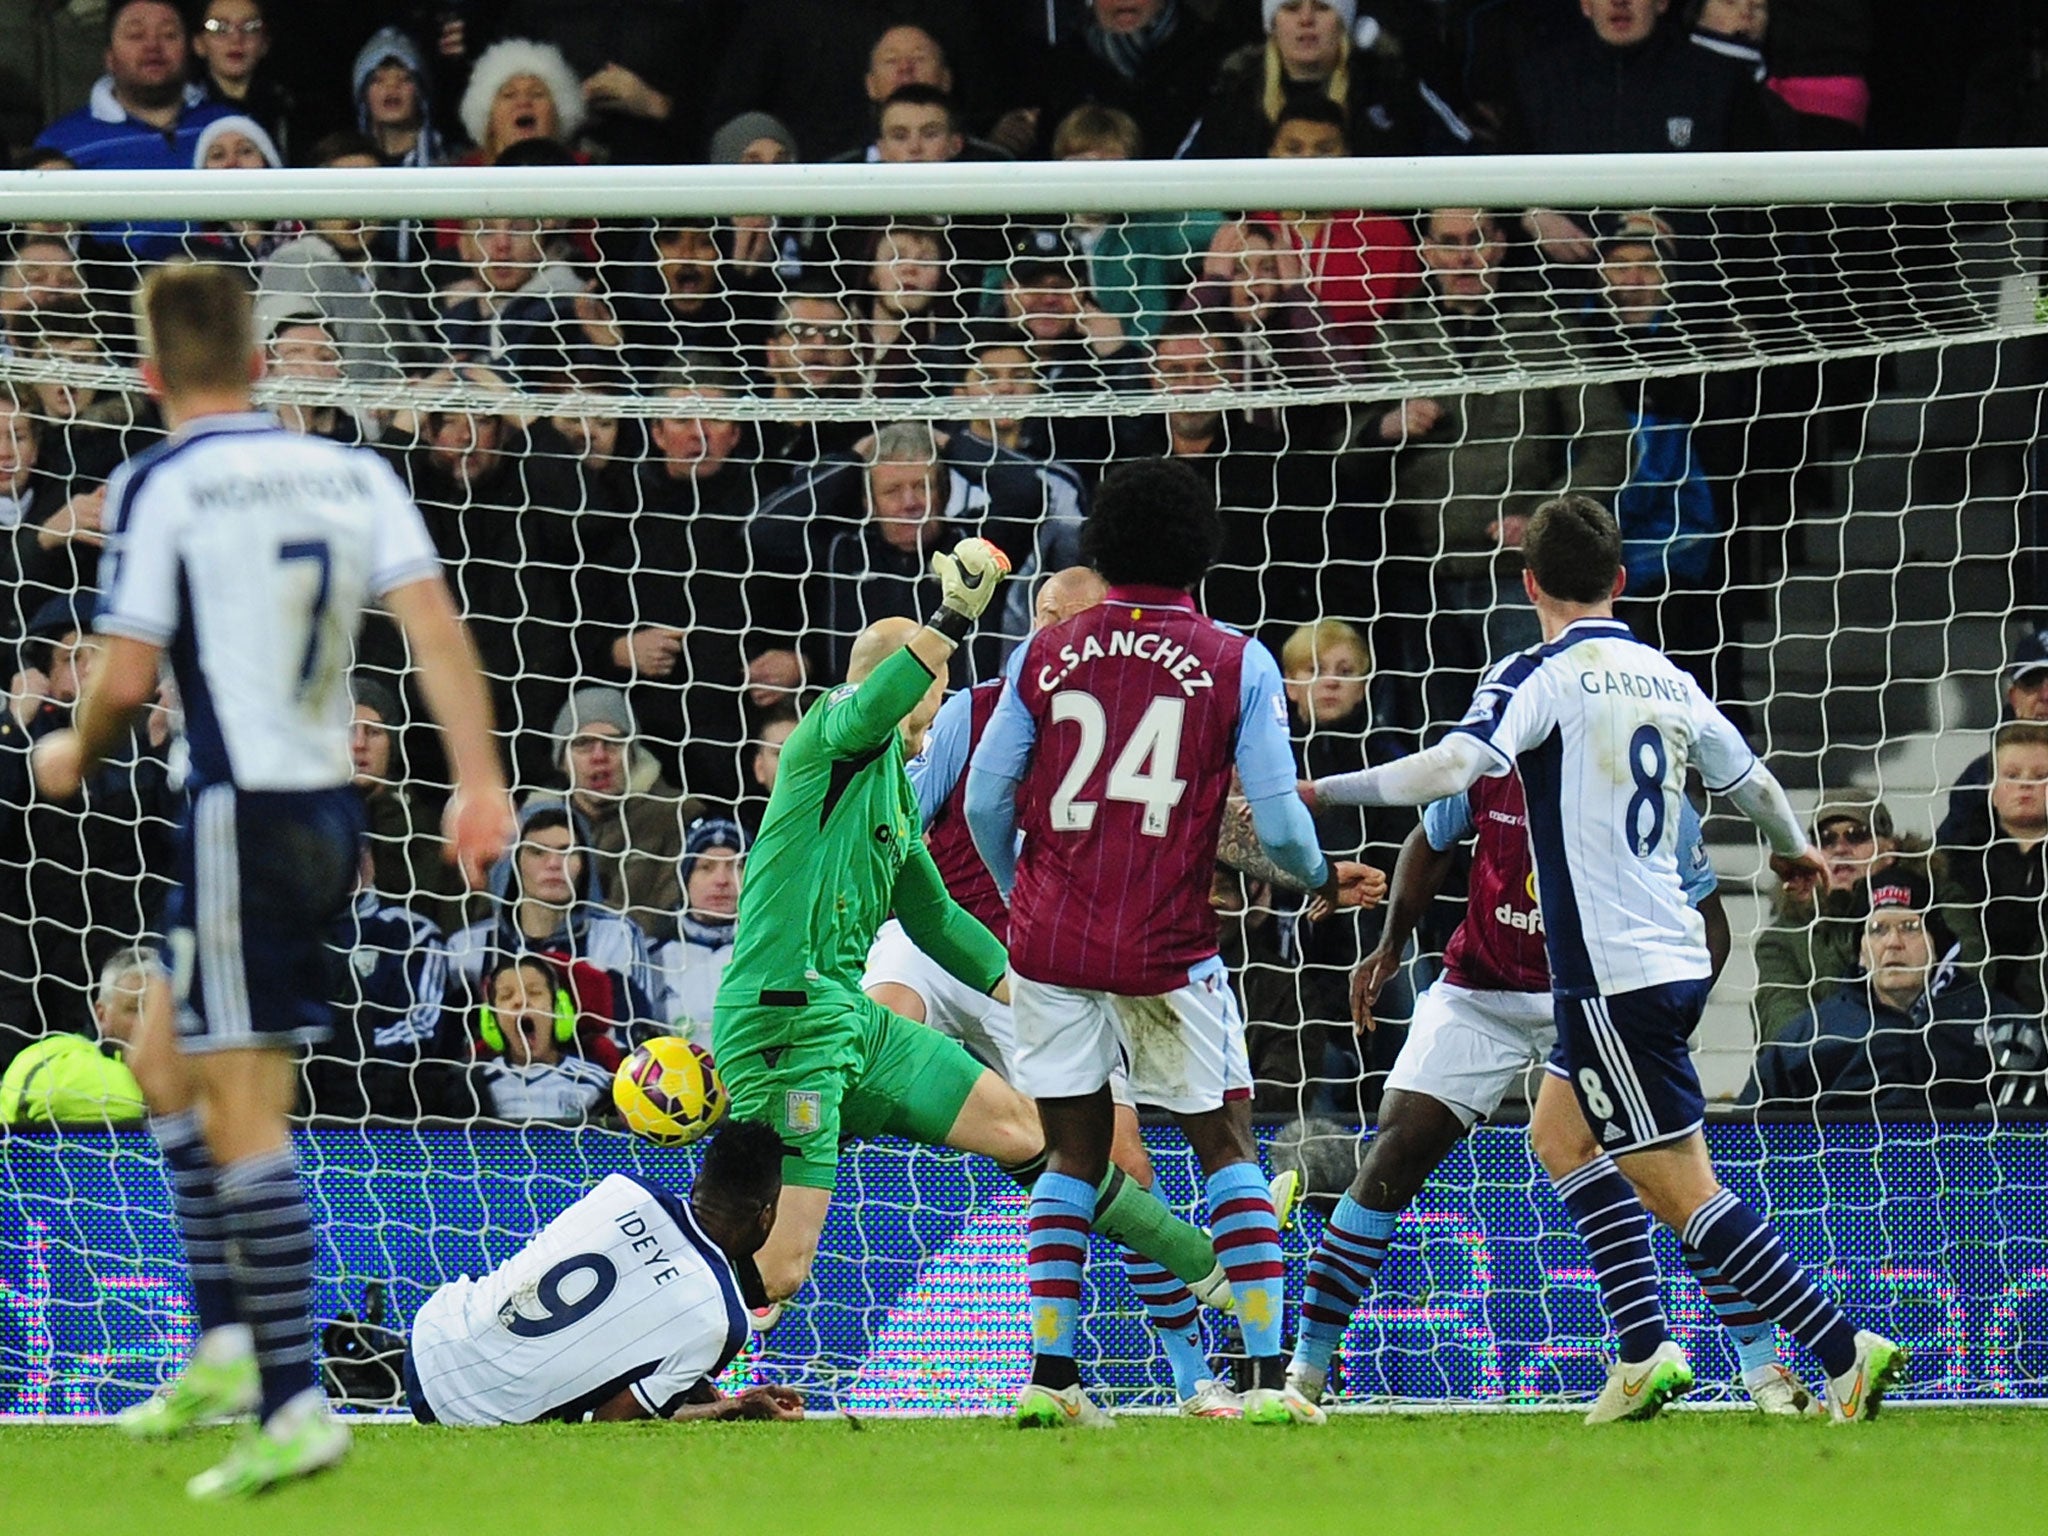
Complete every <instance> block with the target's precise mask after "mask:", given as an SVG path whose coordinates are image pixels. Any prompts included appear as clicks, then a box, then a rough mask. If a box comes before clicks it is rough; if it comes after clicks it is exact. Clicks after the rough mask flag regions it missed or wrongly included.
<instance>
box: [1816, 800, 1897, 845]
mask: <svg viewBox="0 0 2048 1536" xmlns="http://www.w3.org/2000/svg"><path fill="white" fill-rule="evenodd" d="M1831 821H1853V822H1855V823H1856V824H1857V825H1858V826H1860V827H1868V828H1870V830H1871V833H1872V835H1873V836H1876V837H1890V836H1891V835H1892V813H1891V811H1890V810H1889V809H1888V808H1887V807H1886V805H1885V803H1884V802H1883V801H1882V800H1880V799H1878V798H1877V792H1876V791H1875V790H1870V789H1845V790H1843V791H1842V792H1841V793H1840V794H1835V795H1829V796H1826V797H1825V798H1824V799H1822V801H1821V803H1820V804H1819V805H1818V806H1816V807H1815V808H1814V812H1813V822H1812V826H1813V831H1814V835H1815V836H1816V837H1818V836H1819V835H1820V830H1821V828H1823V827H1825V826H1826V825H1827V824H1828V823H1829V822H1831Z"/></svg>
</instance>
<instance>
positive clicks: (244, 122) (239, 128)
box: [192, 112, 284, 171]
mask: <svg viewBox="0 0 2048 1536" xmlns="http://www.w3.org/2000/svg"><path fill="white" fill-rule="evenodd" d="M230 133H239V134H240V135H241V136H242V137H243V138H245V139H247V140H249V142H250V143H252V144H254V145H255V146H256V147H257V148H258V149H260V150H262V151H263V158H264V160H265V161H267V162H268V163H269V165H270V168H271V169H272V170H273V171H275V170H279V169H281V168H282V167H283V165H284V156H282V155H280V154H279V153H278V152H277V141H276V140H275V139H273V138H272V137H271V136H270V132H269V130H268V129H266V128H265V127H264V126H263V125H262V124H261V123H259V122H257V121H256V119H255V118H253V117H244V116H242V115H241V114H240V113H239V112H234V113H230V114H229V115H228V116H226V117H216V118H215V119H214V120H213V121H212V122H210V123H208V124H207V125H206V126H205V127H204V128H202V129H200V130H199V141H198V142H197V143H196V144H194V145H193V146H192V169H193V170H195V171H196V170H200V169H202V168H203V167H204V166H205V164H206V152H207V151H208V150H209V149H211V148H213V146H214V144H215V143H216V142H218V141H219V139H220V138H221V137H222V135H224V134H230Z"/></svg>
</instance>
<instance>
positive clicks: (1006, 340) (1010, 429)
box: [945, 326, 1052, 459]
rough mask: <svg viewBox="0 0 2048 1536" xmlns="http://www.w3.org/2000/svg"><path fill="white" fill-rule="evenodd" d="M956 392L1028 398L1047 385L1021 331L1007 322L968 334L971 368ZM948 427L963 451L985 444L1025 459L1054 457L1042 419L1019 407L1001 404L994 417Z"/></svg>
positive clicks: (977, 396) (969, 395) (980, 396)
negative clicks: (1040, 379)
mask: <svg viewBox="0 0 2048 1536" xmlns="http://www.w3.org/2000/svg"><path fill="white" fill-rule="evenodd" d="M953 393H954V394H956V395H959V396H962V397H964V398H969V399H989V398H1002V399H1009V400H1028V399H1031V398H1033V397H1034V396H1038V395H1043V394H1044V393H1045V386H1044V385H1043V384H1041V383H1039V382H1038V366H1037V364H1036V363H1035V362H1033V361H1032V357H1031V349H1030V347H1028V346H1026V345H1025V342H1024V338H1023V336H1022V335H1020V334H1019V333H1018V332H1017V331H1016V330H1015V329H1013V328H1011V327H1009V326H977V327H974V328H971V329H970V330H969V331H968V333H967V367H966V370H965V371H964V372H963V373H962V374H961V376H960V382H959V383H958V384H956V385H954V386H953ZM945 430H946V432H947V434H948V435H949V436H950V437H952V438H953V439H955V440H956V441H958V442H959V443H960V445H961V448H962V450H963V451H974V445H977V444H981V445H986V447H987V448H988V449H990V450H994V449H998V448H1000V449H1003V450H1005V451H1007V452H1009V453H1015V454H1021V455H1022V456H1023V457H1025V458H1027V459H1049V458H1051V456H1052V442H1051V439H1050V437H1049V435H1048V433H1047V431H1046V425H1045V422H1044V420H1043V419H1042V418H1034V417H1030V416H1026V415H1024V414H1022V412H1021V408H1017V409H1012V408H1008V407H998V414H997V415H995V416H993V417H988V418H983V419H980V420H976V421H963V422H959V423H955V424H949V425H948V426H947V427H946V429H945Z"/></svg>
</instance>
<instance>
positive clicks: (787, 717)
mask: <svg viewBox="0 0 2048 1536" xmlns="http://www.w3.org/2000/svg"><path fill="white" fill-rule="evenodd" d="M800 718H801V717H800V716H799V715H798V714H797V709H796V705H795V704H793V703H791V702H789V701H787V700H784V701H783V702H781V703H778V704H771V705H769V706H768V707H767V708H766V709H763V710H762V711H760V714H759V717H758V718H757V719H756V721H755V723H754V739H753V740H752V741H750V742H748V743H747V754H746V761H747V791H746V793H745V794H744V795H742V796H741V797H740V803H739V806H740V825H741V826H743V827H745V828H746V830H747V837H748V840H749V841H751V840H752V839H753V838H755V837H757V836H759V835H760V831H761V818H762V817H763V816H764V815H766V814H767V812H768V797H769V796H770V795H771V794H773V793H774V792H775V776H776V773H777V771H778V770H779V769H780V768H781V766H782V744H783V743H784V742H785V741H787V740H789V733H790V732H791V731H793V730H795V729H796V726H797V721H798V720H799V719H800Z"/></svg>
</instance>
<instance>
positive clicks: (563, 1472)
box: [0, 1409, 2048, 1536]
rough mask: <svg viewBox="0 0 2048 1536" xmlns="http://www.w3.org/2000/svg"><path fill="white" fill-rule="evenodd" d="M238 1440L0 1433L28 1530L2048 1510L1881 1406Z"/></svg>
mask: <svg viewBox="0 0 2048 1536" xmlns="http://www.w3.org/2000/svg"><path fill="white" fill-rule="evenodd" d="M231 1434H232V1431H229V1430H225V1429H223V1430H214V1431H209V1432H207V1433H205V1434H202V1435H200V1436H197V1437H195V1438H194V1439H192V1440H189V1441H185V1442H182V1443H179V1444H173V1445H168V1446H147V1447H135V1446H131V1445H129V1444H128V1443H127V1442H125V1441H123V1440H120V1439H118V1438H117V1437H116V1435H115V1433H114V1432H113V1431H112V1430H110V1429H106V1428H101V1427H78V1428H70V1427H42V1426H12V1427H0V1531H6V1532H8V1533H10V1536H12V1533H20V1536H74V1533H77V1536H85V1533H95V1536H97V1533H100V1532H107V1533H119V1536H184V1533H187V1532H190V1533H205V1536H241V1533H245V1532H246V1533H251V1536H357V1533H365V1536H413V1533H416V1532H417V1533H436V1536H439V1533H444V1532H446V1533H465V1536H468V1533H492V1536H496V1533H514V1532H516V1533H522V1536H523V1533H526V1532H535V1533H547V1536H584V1533H590V1536H656V1533H660V1536H670V1533H678V1532H709V1531H712V1530H715V1529H725V1530H734V1531H765V1532H799V1533H807V1536H810V1533H815V1536H840V1533H854V1532H860V1533H866V1532H877V1533H881V1536H898V1533H903V1536H909V1533H922V1532H943V1533H945V1536H970V1533H973V1536H979V1533H984V1532H998V1531H1029V1532H1034V1533H1043V1532H1070V1533H1073V1536H1093V1533H1097V1532H1100V1533H1103V1536H1130V1533H1138V1532H1153V1531H1160V1532H1174V1533H1181V1536H1185V1533H1196V1532H1217V1533H1229V1532H1232V1531H1237V1530H1245V1531H1250V1530H1256V1531H1309V1532H1346V1531H1365V1532H1386V1533H1389V1536H1419V1533H1427V1532H1437V1531H1452V1532H1465V1531H1472V1532H1484V1533H1487V1536H1522V1533H1527V1532H1548V1531H1559V1532H1570V1533H1572V1536H1607V1533H1611V1532H1624V1531H1652V1532H1656V1533H1658V1536H1684V1533H1688V1532H1702V1533H1706V1532H1714V1533H1720V1532H1749V1531H1759V1532H1781V1531H1789V1530H1797V1529H1801V1528H1814V1529H1820V1530H1826V1531H1830V1532H1846V1533H1853V1536H1866V1533H1873V1532H1890V1531H1898V1532H1912V1533H1914V1536H1939V1533H1945V1532H1969V1533H1971V1536H1977V1533H2004V1532H2018V1531H2030V1530H2044V1529H2048V1413H2043V1412H2041V1411H2038V1410H2028V1409H2006V1410H1996V1409H1993V1410H1959V1411H1949V1410H1942V1411H1924V1410H1894V1411H1893V1412H1891V1413H1889V1414H1886V1415H1885V1416H1884V1417H1883V1418H1881V1419H1880V1420H1878V1421H1877V1422H1875V1423H1873V1424H1870V1425H1867V1426H1863V1427H1860V1428H1856V1429H1847V1428H1836V1427H1833V1426H1830V1425H1827V1424H1824V1423H1812V1422H1805V1423H1785V1422H1782V1421H1779V1422H1771V1421H1766V1420H1764V1419H1761V1418H1759V1417H1757V1416H1755V1415H1752V1414H1744V1413H1732V1412H1726V1413H1704V1412H1694V1413H1686V1412H1683V1411H1679V1412H1673V1413H1669V1414H1666V1415H1665V1416H1664V1417H1663V1418H1662V1419H1660V1420H1658V1421H1657V1422H1655V1423H1651V1424H1640V1425H1627V1424H1624V1425H1615V1426H1610V1427H1608V1428H1605V1429H1602V1430H1597V1431H1596V1430H1591V1429H1587V1428H1585V1427H1584V1426H1583V1425H1581V1424H1580V1423H1579V1422H1578V1421H1577V1419H1576V1417H1575V1416H1571V1415H1565V1414H1476V1413H1475V1414H1462V1415H1460V1414H1418V1415H1409V1416H1392V1415H1353V1416H1349V1417H1342V1418H1339V1419H1338V1420H1337V1421H1336V1423H1334V1424H1333V1425H1332V1426H1331V1427H1330V1428H1329V1429H1328V1430H1325V1431H1312V1430H1253V1429H1250V1428H1247V1427H1246V1426H1243V1425H1240V1424H1229V1423H1201V1424H1190V1423H1180V1422H1177V1421H1174V1420H1171V1419H1150V1418H1135V1417H1134V1418H1127V1419H1126V1420H1125V1421H1124V1422H1123V1423H1122V1424H1121V1425H1119V1426H1118V1428H1117V1429H1115V1430H1114V1431H1111V1432H1108V1433H1092V1434H1077V1433H1070V1434H1052V1433H1041V1434H1023V1433H1020V1432H1018V1431H1016V1430H1014V1429H1011V1428H1010V1427H1009V1426H1007V1425H1005V1424H1002V1423H999V1422H994V1421H989V1420H978V1421H974V1420H969V1421H963V1420H948V1421H939V1420H908V1421H904V1420H896V1421H878V1420H865V1421H862V1422H861V1423H860V1424H858V1425H856V1424H853V1423H850V1422H849V1421H847V1420H846V1419H843V1418H837V1417H829V1416H828V1417H820V1418H816V1419H813V1420H811V1421H809V1422H807V1423H804V1424H792V1425H779V1424H739V1425H689V1426H682V1425H672V1424H640V1425H604V1426H598V1425H579V1426H544V1427H536V1428H529V1429H501V1430H482V1431H477V1430H467V1431H465V1430H446V1429H420V1428H415V1427H410V1426H403V1425H371V1426H367V1427H364V1428H363V1429H361V1430H360V1431H359V1432H358V1435H357V1441H356V1448H355V1453H354V1454H353V1455H352V1456H351V1457H350V1459H349V1460H348V1461H347V1462H346V1463H344V1464H343V1465H342V1466H341V1467H340V1468H339V1469H337V1470H335V1471H333V1472H330V1473H327V1474H326V1475H324V1476H322V1477H320V1478H317V1479H315V1480H313V1481H311V1482H308V1483H304V1484H300V1485H298V1486H294V1487H290V1488H286V1489H283V1490H280V1491H278V1492H276V1493H274V1494H271V1495H269V1496H267V1497H265V1498H262V1499H259V1500H256V1501H253V1502H250V1503H247V1504H243V1505H239V1506H233V1507H228V1508H225V1509H223V1508H220V1507H201V1506H197V1505H193V1504H191V1503H189V1502H188V1501H187V1500H186V1498H185V1496H184V1492H183V1484H184V1480H185V1478H186V1477H187V1476H189V1475H190V1474H191V1473H192V1472H195V1471H197V1470H198V1469H199V1468H201V1467H202V1466H205V1465H206V1464H207V1463H208V1462H209V1461H210V1460H211V1459H213V1458H214V1457H216V1456H217V1455H219V1454H220V1453H221V1452H223V1451H224V1450H225V1449H226V1448H227V1446H228V1445H229V1443H230V1436H231Z"/></svg>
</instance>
